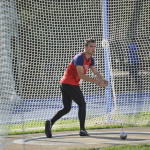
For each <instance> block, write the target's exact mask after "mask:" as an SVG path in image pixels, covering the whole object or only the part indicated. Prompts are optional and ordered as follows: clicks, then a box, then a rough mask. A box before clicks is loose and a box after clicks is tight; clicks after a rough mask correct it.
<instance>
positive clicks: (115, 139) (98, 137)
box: [13, 132, 150, 145]
mask: <svg viewBox="0 0 150 150" xmlns="http://www.w3.org/2000/svg"><path fill="white" fill-rule="evenodd" d="M126 133H127V139H126V140H121V139H120V132H92V133H89V134H90V136H86V137H81V136H79V134H78V133H74V134H61V135H54V136H53V137H52V138H47V137H45V136H39V137H32V138H26V139H18V140H14V141H13V143H14V144H28V145H81V144H82V145H83V144H84V145H87V144H116V143H117V144H131V143H132V144H133V143H144V142H150V136H149V135H150V132H126Z"/></svg>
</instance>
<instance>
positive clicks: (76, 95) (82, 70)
mask: <svg viewBox="0 0 150 150" xmlns="http://www.w3.org/2000/svg"><path fill="white" fill-rule="evenodd" d="M95 49H96V42H95V40H93V39H87V40H85V45H84V52H81V53H79V54H77V55H76V56H74V58H73V59H72V61H71V62H70V63H69V65H68V67H67V69H66V71H65V72H64V75H63V77H62V79H61V80H60V89H61V92H62V101H63V109H61V110H59V111H58V112H57V113H56V114H55V115H54V117H53V118H52V119H50V120H47V121H46V122H45V134H46V136H47V137H48V138H51V137H52V133H51V128H52V126H53V124H54V123H55V122H56V121H57V120H58V119H60V118H61V117H62V116H64V115H65V114H67V113H69V111H70V109H71V105H72V100H74V102H75V103H76V104H77V105H78V107H79V111H78V117H79V121H80V133H79V134H80V136H88V133H87V131H86V130H85V118H86V102H85V100H84V96H83V94H82V91H81V90H80V86H79V85H80V84H81V82H82V80H85V81H88V82H91V83H95V84H96V85H98V86H99V87H106V86H107V81H106V80H105V79H104V78H103V77H102V76H101V75H100V74H99V73H98V71H97V70H96V68H95V66H94V59H93V58H92V55H93V54H94V53H95ZM89 68H90V69H91V71H92V72H93V75H94V77H95V78H90V77H89V76H87V75H86V72H87V70H88V69H89Z"/></svg>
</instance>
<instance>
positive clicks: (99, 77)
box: [90, 66, 108, 86]
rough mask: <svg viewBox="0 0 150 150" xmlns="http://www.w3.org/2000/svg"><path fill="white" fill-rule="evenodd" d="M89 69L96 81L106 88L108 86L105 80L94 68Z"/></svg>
mask: <svg viewBox="0 0 150 150" xmlns="http://www.w3.org/2000/svg"><path fill="white" fill-rule="evenodd" d="M90 69H91V71H92V72H93V75H94V77H95V78H96V79H97V80H100V81H103V82H104V83H105V84H106V86H107V85H108V81H107V80H105V78H104V77H103V76H102V75H101V74H99V72H98V71H97V69H96V68H95V66H90Z"/></svg>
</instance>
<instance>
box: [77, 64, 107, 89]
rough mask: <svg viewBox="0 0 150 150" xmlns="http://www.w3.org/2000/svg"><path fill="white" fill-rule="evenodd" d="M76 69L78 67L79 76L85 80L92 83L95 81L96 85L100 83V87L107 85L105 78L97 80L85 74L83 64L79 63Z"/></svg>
mask: <svg viewBox="0 0 150 150" xmlns="http://www.w3.org/2000/svg"><path fill="white" fill-rule="evenodd" d="M76 69H77V73H78V76H79V78H80V79H83V80H85V81H88V82H91V83H95V84H96V85H98V86H100V87H105V86H106V84H105V83H104V82H103V80H96V79H93V78H90V77H89V76H87V75H85V74H84V71H83V66H79V65H77V66H76Z"/></svg>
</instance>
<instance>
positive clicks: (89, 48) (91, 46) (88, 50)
mask: <svg viewBox="0 0 150 150" xmlns="http://www.w3.org/2000/svg"><path fill="white" fill-rule="evenodd" d="M84 49H85V52H86V53H87V54H90V55H93V54H94V53H95V49H96V43H93V42H90V43H89V44H88V46H84Z"/></svg>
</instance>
